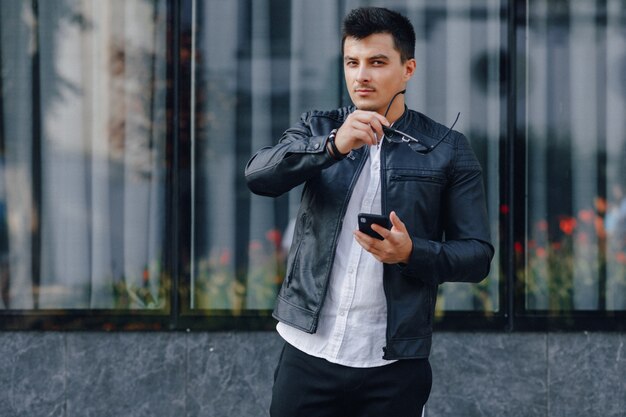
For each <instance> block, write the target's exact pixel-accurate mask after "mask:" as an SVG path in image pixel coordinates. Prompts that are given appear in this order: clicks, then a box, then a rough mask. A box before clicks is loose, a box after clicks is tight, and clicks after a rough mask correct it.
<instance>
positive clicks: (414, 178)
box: [390, 174, 446, 184]
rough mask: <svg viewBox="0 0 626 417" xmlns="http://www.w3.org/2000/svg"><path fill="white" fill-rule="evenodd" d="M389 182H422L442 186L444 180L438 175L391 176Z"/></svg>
mask: <svg viewBox="0 0 626 417" xmlns="http://www.w3.org/2000/svg"><path fill="white" fill-rule="evenodd" d="M390 179H391V181H396V182H402V181H422V182H432V183H435V184H444V183H445V182H446V179H445V178H444V177H443V176H440V175H428V174H392V175H391V177H390Z"/></svg>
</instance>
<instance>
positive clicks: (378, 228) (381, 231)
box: [372, 223, 391, 240]
mask: <svg viewBox="0 0 626 417" xmlns="http://www.w3.org/2000/svg"><path fill="white" fill-rule="evenodd" d="M372 230H373V231H375V232H376V233H378V234H379V235H381V236H382V238H383V240H384V239H387V238H388V237H389V235H391V231H390V230H389V229H387V228H386V227H383V226H381V225H379V224H376V223H373V224H372Z"/></svg>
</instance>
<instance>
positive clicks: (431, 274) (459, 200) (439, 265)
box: [402, 134, 494, 285]
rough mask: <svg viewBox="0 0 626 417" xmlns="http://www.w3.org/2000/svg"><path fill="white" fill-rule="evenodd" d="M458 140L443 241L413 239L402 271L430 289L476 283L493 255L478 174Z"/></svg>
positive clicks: (471, 154)
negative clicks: (411, 247)
mask: <svg viewBox="0 0 626 417" xmlns="http://www.w3.org/2000/svg"><path fill="white" fill-rule="evenodd" d="M459 136H460V138H459V142H458V148H457V153H456V158H455V163H454V167H453V171H452V182H451V183H450V185H449V187H448V188H447V190H446V192H445V196H444V199H445V200H444V208H445V212H444V213H443V215H444V239H443V241H441V242H438V241H433V240H428V239H422V238H418V237H414V236H413V237H412V240H413V250H412V252H411V257H410V260H409V263H408V264H407V265H406V266H405V267H404V268H403V271H402V272H403V274H404V275H410V276H415V277H418V278H419V279H421V280H422V281H424V282H425V283H427V284H430V285H438V284H441V283H444V282H446V281H457V282H458V281H464V282H479V281H481V280H483V279H484V278H485V277H486V276H487V275H488V274H489V269H490V264H491V259H492V258H493V255H494V248H493V246H492V245H491V243H490V228H489V221H488V216H487V207H486V200H485V190H484V185H483V177H482V170H481V167H480V164H479V162H478V160H477V159H476V156H475V155H474V152H473V151H472V149H471V147H470V145H469V142H468V141H467V139H466V138H465V136H463V135H460V134H459Z"/></svg>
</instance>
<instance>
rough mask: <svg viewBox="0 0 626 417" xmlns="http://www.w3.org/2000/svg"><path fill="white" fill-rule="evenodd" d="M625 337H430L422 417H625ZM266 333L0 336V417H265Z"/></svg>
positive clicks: (273, 356)
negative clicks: (429, 375)
mask: <svg viewBox="0 0 626 417" xmlns="http://www.w3.org/2000/svg"><path fill="white" fill-rule="evenodd" d="M625 341H626V335H625V334H623V333H437V334H436V335H435V338H434V342H433V346H434V347H433V352H432V356H431V364H432V367H433V378H434V382H433V390H432V393H431V396H430V399H429V401H428V404H427V410H426V416H427V417H443V416H453V417H464V416H467V417H478V416H480V417H486V416H493V417H505V416H506V417H537V416H548V417H577V416H581V417H582V416H585V417H593V416H598V417H624V416H626V348H625V347H624V342H625ZM281 346H282V341H281V339H280V338H279V337H278V336H277V335H276V334H275V333H273V332H227V333H208V332H207V333H204V332H198V333H174V332H167V333H165V332H164V333H95V332H94V333H91V332H76V333H55V332H2V333H0V416H3V417H18V416H28V417H37V416H59V417H86V416H89V417H97V416H102V417H109V416H111V417H113V416H115V417H120V416H123V417H135V416H142V417H143V416H145V417H147V416H150V417H156V416H163V417H173V416H177V417H178V416H185V417H196V416H198V417H200V416H206V417H263V416H267V415H268V413H267V409H268V405H269V401H270V392H271V386H272V376H273V372H274V367H275V365H276V360H277V358H278V354H279V351H280V348H281Z"/></svg>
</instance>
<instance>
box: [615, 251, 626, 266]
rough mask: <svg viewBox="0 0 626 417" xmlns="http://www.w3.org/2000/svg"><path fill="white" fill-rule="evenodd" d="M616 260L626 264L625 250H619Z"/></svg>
mask: <svg viewBox="0 0 626 417" xmlns="http://www.w3.org/2000/svg"><path fill="white" fill-rule="evenodd" d="M615 260H616V261H617V262H619V263H620V264H622V265H626V253H624V252H617V253H616V254H615Z"/></svg>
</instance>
